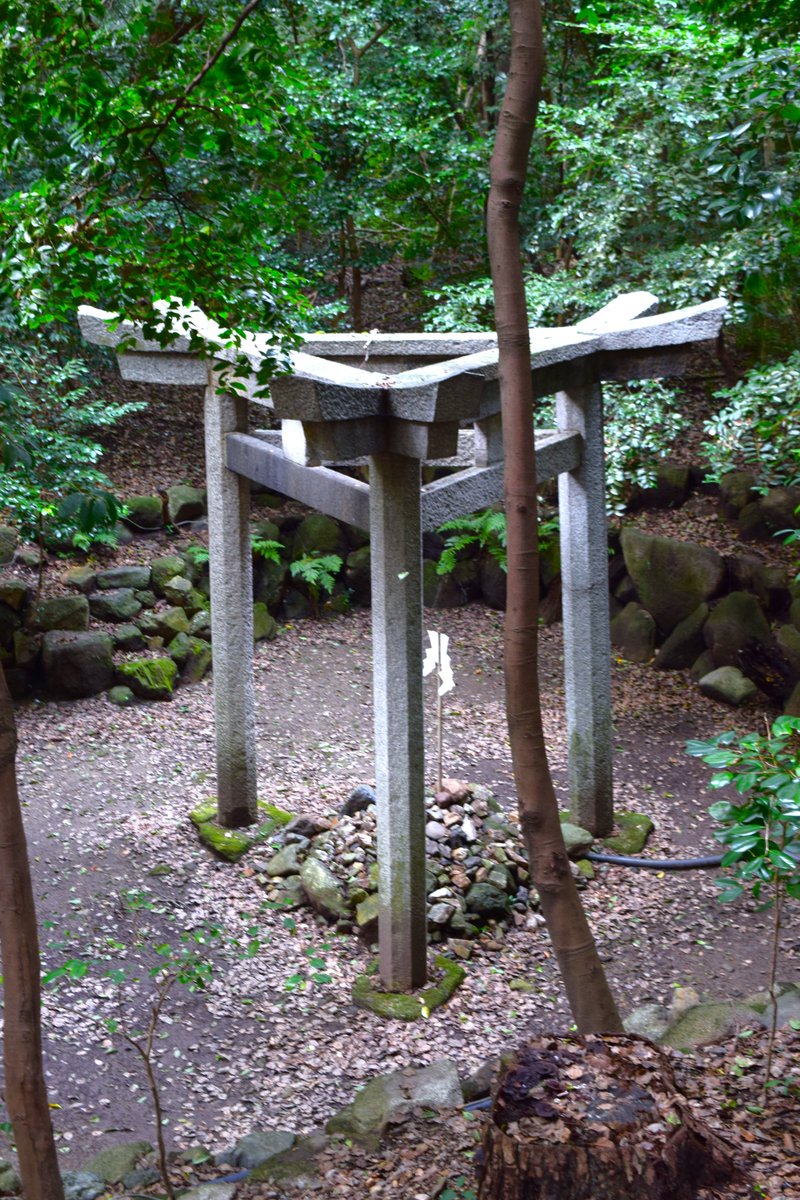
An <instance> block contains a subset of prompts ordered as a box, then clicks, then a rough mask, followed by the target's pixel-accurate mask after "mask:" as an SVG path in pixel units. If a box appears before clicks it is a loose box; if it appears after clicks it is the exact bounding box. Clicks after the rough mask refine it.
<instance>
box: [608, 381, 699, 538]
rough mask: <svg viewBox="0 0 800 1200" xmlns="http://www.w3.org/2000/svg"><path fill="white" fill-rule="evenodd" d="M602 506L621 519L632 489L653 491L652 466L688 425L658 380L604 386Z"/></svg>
mask: <svg viewBox="0 0 800 1200" xmlns="http://www.w3.org/2000/svg"><path fill="white" fill-rule="evenodd" d="M603 399H604V402H605V424H604V426H603V433H604V438H605V451H606V508H607V510H608V512H609V513H611V514H613V515H620V514H621V513H623V512H624V511H625V506H626V504H627V502H628V500H629V499H630V496H631V492H632V491H633V488H634V487H637V486H638V487H641V488H647V487H652V485H653V483H654V482H655V471H656V465H657V463H658V460H659V459H660V458H663V457H664V455H665V454H668V453H669V451H670V449H671V447H672V445H673V443H674V441H675V438H676V436H677V435H678V434H679V433H680V431H681V430H682V429H685V428H686V426H687V424H688V422H687V419H686V417H685V416H684V415H683V414H682V413H681V412H680V411H679V410H678V407H677V405H678V397H677V396H676V393H675V391H674V389H672V388H670V387H667V386H666V384H664V383H663V382H662V381H661V380H660V379H642V380H635V381H633V382H631V383H627V384H620V383H607V384H604V385H603Z"/></svg>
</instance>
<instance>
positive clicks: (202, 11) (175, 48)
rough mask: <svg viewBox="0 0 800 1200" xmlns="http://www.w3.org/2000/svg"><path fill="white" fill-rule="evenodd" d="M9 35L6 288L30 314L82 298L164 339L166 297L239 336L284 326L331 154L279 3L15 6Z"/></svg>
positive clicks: (2, 14) (0, 268) (0, 39)
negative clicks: (311, 121) (161, 310)
mask: <svg viewBox="0 0 800 1200" xmlns="http://www.w3.org/2000/svg"><path fill="white" fill-rule="evenodd" d="M0 30H2V32H0V108H2V112H3V121H2V123H0V161H1V162H2V164H3V175H2V180H3V182H2V184H0V244H2V246H3V253H2V257H1V258H0V293H4V294H5V295H6V296H9V297H13V299H14V302H15V303H16V304H18V306H19V309H20V311H21V313H22V314H23V317H24V319H25V321H26V322H28V323H32V324H40V323H42V322H47V321H51V320H53V319H63V318H69V317H71V316H72V314H73V312H74V309H75V307H76V306H77V304H78V303H80V302H81V301H83V302H86V303H94V304H97V305H98V306H100V307H103V308H108V309H111V310H112V311H119V312H122V313H124V314H125V315H126V316H131V317H138V318H140V319H142V320H144V321H145V322H146V324H147V326H148V328H149V330H150V332H151V333H152V334H154V335H155V334H156V333H157V332H158V330H159V328H160V318H159V316H158V314H157V312H156V310H155V309H154V302H155V301H159V300H164V301H166V300H170V299H172V298H178V299H179V300H180V301H183V302H184V303H186V304H189V303H195V304H197V305H199V306H200V307H202V308H203V310H204V311H205V312H206V313H208V314H209V315H210V316H212V317H213V318H214V319H216V320H217V321H218V322H219V324H220V326H221V327H222V333H221V335H220V342H222V343H227V342H230V341H231V339H232V335H231V334H230V331H231V329H233V328H241V327H242V325H243V324H246V323H248V322H249V323H251V324H252V325H253V326H255V327H256V328H259V329H263V330H265V331H270V330H279V331H280V330H285V329H286V328H287V327H288V326H289V325H290V323H291V322H290V313H291V312H292V311H293V310H294V309H296V308H297V306H298V304H300V296H299V291H298V282H299V281H298V280H297V279H296V278H295V277H294V276H293V274H292V272H291V271H290V270H289V269H288V263H287V261H286V256H285V254H284V252H283V250H282V240H283V236H284V233H285V230H286V228H287V224H290V223H291V220H290V217H289V213H290V211H291V207H292V205H293V203H294V201H295V198H296V197H297V196H298V194H300V193H305V192H307V190H308V188H309V186H310V184H311V182H312V180H313V178H314V174H315V165H314V160H315V157H316V151H315V149H314V146H313V144H312V142H311V141H310V139H309V137H308V135H307V132H306V129H305V126H304V124H303V121H302V119H301V117H300V114H299V113H298V109H297V105H296V103H294V102H293V99H292V97H293V96H294V95H295V93H299V92H300V91H301V90H302V87H303V83H302V80H301V79H300V77H299V75H298V69H297V65H296V63H294V62H291V61H290V60H289V58H288V56H287V54H286V51H285V47H284V45H283V42H282V38H281V36H280V32H279V29H278V26H277V23H276V18H275V15H274V13H273V12H272V11H271V9H270V7H269V6H268V5H265V4H261V3H253V2H248V3H240V2H238V0H236V2H234V0H196V2H195V3H193V4H192V5H191V6H178V5H174V4H172V3H167V2H163V3H157V4H154V3H153V2H152V0H119V2H118V3H114V4H107V3H105V2H104V0H77V2H74V0H69V2H66V0H24V2H23V0H2V2H0ZM295 211H296V210H295ZM226 331H227V332H226ZM162 336H164V335H163V332H162ZM233 340H234V341H235V338H234V339H233Z"/></svg>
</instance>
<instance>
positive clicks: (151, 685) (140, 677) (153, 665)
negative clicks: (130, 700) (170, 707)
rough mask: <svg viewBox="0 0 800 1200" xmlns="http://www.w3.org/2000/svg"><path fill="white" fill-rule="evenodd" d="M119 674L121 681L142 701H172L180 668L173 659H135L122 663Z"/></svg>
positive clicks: (118, 669)
mask: <svg viewBox="0 0 800 1200" xmlns="http://www.w3.org/2000/svg"><path fill="white" fill-rule="evenodd" d="M117 672H118V674H119V675H120V677H121V681H122V682H123V683H125V684H127V685H128V687H129V688H130V689H131V691H132V692H133V694H134V695H135V696H139V697H140V698H141V699H142V700H170V699H171V698H172V693H173V691H174V688H175V680H176V678H177V675H178V668H177V666H176V664H175V663H174V662H173V660H172V659H171V658H135V659H133V661H132V662H125V663H120V664H119V666H118V667H117Z"/></svg>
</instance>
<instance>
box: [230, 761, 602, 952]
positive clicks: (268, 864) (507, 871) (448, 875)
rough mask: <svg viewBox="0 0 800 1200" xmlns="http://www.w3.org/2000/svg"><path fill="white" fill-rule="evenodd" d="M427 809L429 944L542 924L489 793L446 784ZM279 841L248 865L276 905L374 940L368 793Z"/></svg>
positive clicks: (512, 829)
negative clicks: (308, 910)
mask: <svg viewBox="0 0 800 1200" xmlns="http://www.w3.org/2000/svg"><path fill="white" fill-rule="evenodd" d="M425 803H426V815H427V823H426V850H427V864H426V892H427V899H428V935H429V939H430V941H431V942H442V941H444V940H446V939H450V941H451V943H452V942H453V940H454V939H455V941H456V946H455V949H456V951H458V950H459V946H458V944H457V943H458V941H459V940H461V939H466V940H468V939H471V938H475V937H478V936H479V935H481V934H483V933H485V932H486V931H487V929H488V930H489V931H490V932H491V933H492V934H493V935H494V936H495V937H499V936H502V934H503V932H504V931H505V930H507V929H508V928H510V927H512V926H524V925H537V924H540V923H541V918H540V917H539V916H538V914H537V913H534V912H532V911H531V910H532V909H535V908H536V907H537V906H538V897H537V895H536V893H535V891H533V890H531V888H530V876H529V872H528V865H527V858H526V855H525V851H524V847H523V845H522V838H521V834H520V830H519V825H518V824H517V822H516V820H515V819H514V818H513V817H511V816H510V815H509V814H507V813H505V812H503V811H502V809H501V807H500V805H499V803H498V802H497V800H496V799H495V798H494V796H493V795H492V793H491V792H490V791H489V789H488V788H485V787H482V786H480V785H478V784H466V783H464V782H462V781H460V780H455V779H448V780H445V781H444V785H443V789H442V791H441V792H439V793H437V794H436V795H435V796H433V795H429V796H427V797H426V801H425ZM564 828H565V830H567V831H569V828H570V827H567V826H565V827H564ZM572 828H573V829H574V827H572ZM591 840H592V839H591V835H590V834H587V833H585V831H580V833H579V835H578V837H577V838H571V839H569V849H570V852H571V853H573V854H574V855H575V856H579V855H580V854H581V853H582V852H585V851H586V850H587V849H588V848H589V846H590V845H591ZM272 844H273V849H274V850H275V853H274V854H273V855H272V856H271V857H269V858H266V857H260V858H257V859H250V860H248V867H249V869H251V870H252V871H254V872H255V875H256V879H257V881H258V882H259V883H260V884H261V885H262V886H263V887H264V889H265V891H266V896H267V899H268V900H269V901H271V902H272V903H274V904H276V905H279V906H281V907H285V908H287V909H293V908H299V907H303V906H310V907H312V908H314V909H315V910H316V911H317V912H318V913H320V914H321V916H322V917H323V918H325V919H326V920H328V921H335V922H336V924H337V928H338V929H339V930H340V931H341V932H351V931H355V932H358V933H361V934H362V935H363V936H365V937H366V938H368V939H369V940H372V939H373V938H374V936H375V933H376V930H377V918H378V909H379V904H378V895H377V888H378V866H377V860H376V810H375V795H374V792H373V791H372V789H371V788H369V787H365V786H361V787H358V788H356V789H355V790H354V791H353V792H352V793H351V795H350V796H349V798H348V800H347V801H346V803H345V805H344V807H343V809H342V811H341V812H340V813H337V814H334V815H331V816H330V817H329V818H326V819H320V818H315V817H305V816H303V817H296V818H295V819H294V820H293V821H292V822H291V823H290V824H288V825H287V826H285V828H284V829H283V830H282V831H281V833H280V835H279V836H278V837H277V838H275V839H273V843H272ZM573 865H574V873H575V875H576V879H578V880H579V881H580V883H581V884H584V883H585V878H584V875H583V873H582V871H581V870H580V869H579V868H578V866H577V864H573Z"/></svg>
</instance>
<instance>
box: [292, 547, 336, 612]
mask: <svg viewBox="0 0 800 1200" xmlns="http://www.w3.org/2000/svg"><path fill="white" fill-rule="evenodd" d="M342 566H343V563H342V559H341V558H340V557H339V555H338V554H319V555H317V554H306V555H304V556H303V557H302V558H298V559H296V561H295V562H293V563H290V564H289V572H290V574H291V576H292V579H297V580H300V582H301V583H304V584H305V585H306V587H307V588H308V594H309V596H310V597H311V602H312V604H313V606H314V608H315V610H316V608H317V606H318V603H319V598H320V596H321V595H326V596H330V595H331V594H332V593H333V589H334V587H335V586H336V576H337V575H338V574H339V572H340V571H341V569H342Z"/></svg>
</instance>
